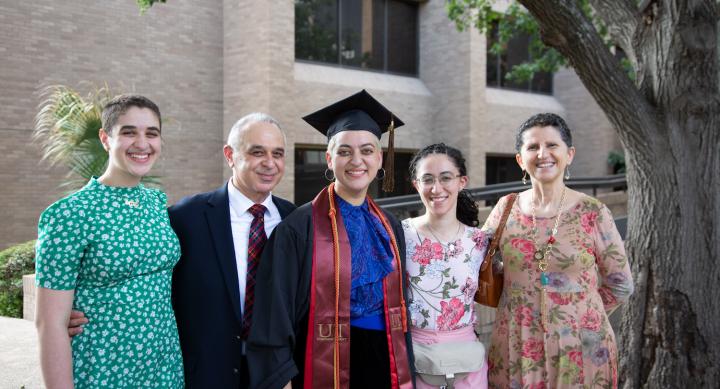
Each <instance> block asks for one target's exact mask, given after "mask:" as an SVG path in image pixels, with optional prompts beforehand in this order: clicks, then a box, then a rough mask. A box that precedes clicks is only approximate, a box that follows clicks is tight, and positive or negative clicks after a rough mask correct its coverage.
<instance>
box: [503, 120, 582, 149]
mask: <svg viewBox="0 0 720 389" xmlns="http://www.w3.org/2000/svg"><path fill="white" fill-rule="evenodd" d="M533 127H553V128H555V129H556V130H558V132H559V133H560V138H561V139H562V140H563V142H565V144H566V145H567V147H572V134H571V133H570V128H569V127H568V125H567V123H565V120H564V119H563V118H561V117H560V116H559V115H556V114H554V113H538V114H535V115H533V116H531V117H530V118H529V119H528V120H526V121H525V123H523V124H521V125H520V128H518V131H517V135H516V136H515V150H516V151H517V152H518V153H519V152H520V149H522V145H523V133H524V132H525V131H527V130H529V129H531V128H533Z"/></svg>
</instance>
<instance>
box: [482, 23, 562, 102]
mask: <svg viewBox="0 0 720 389" xmlns="http://www.w3.org/2000/svg"><path fill="white" fill-rule="evenodd" d="M497 41H498V28H497V24H495V25H494V26H493V28H492V29H490V30H488V33H487V86H489V87H495V88H504V89H515V90H521V91H526V92H533V93H544V94H552V76H553V75H552V73H547V72H539V73H535V76H534V77H533V78H532V79H531V80H529V81H525V82H513V81H508V80H507V79H506V78H505V75H506V74H507V73H508V72H510V70H511V69H512V68H513V66H515V65H519V64H521V63H525V62H528V61H529V60H531V59H532V58H531V57H530V50H529V46H530V36H529V35H527V34H525V33H523V32H517V33H515V35H514V36H513V37H512V38H510V40H509V41H508V42H507V47H506V48H505V51H504V52H503V53H502V54H500V55H498V54H494V53H493V52H492V51H490V49H491V48H492V46H493V45H494V44H495V43H497Z"/></svg>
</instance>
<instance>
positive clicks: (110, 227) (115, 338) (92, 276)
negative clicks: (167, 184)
mask: <svg viewBox="0 0 720 389" xmlns="http://www.w3.org/2000/svg"><path fill="white" fill-rule="evenodd" d="M102 119H103V120H102V121H103V129H101V130H100V140H101V141H102V144H103V146H104V147H105V149H106V150H107V151H108V153H109V161H108V168H107V170H106V171H105V173H104V174H103V175H102V176H100V177H99V178H96V177H93V178H92V179H91V180H90V182H88V184H87V185H86V186H85V187H83V188H82V189H80V190H79V191H77V192H75V193H73V194H71V195H69V196H67V197H65V198H63V199H60V200H59V201H57V202H55V203H54V204H52V205H51V206H50V207H48V208H47V209H46V210H45V211H44V212H43V213H42V215H41V217H40V222H39V226H38V242H37V247H36V251H37V257H36V261H37V263H36V284H37V286H38V290H37V314H36V326H37V329H38V336H39V341H40V363H41V368H42V372H43V378H44V380H45V385H46V386H47V387H48V388H72V387H73V386H74V387H77V388H141V387H142V388H151V387H156V388H178V387H182V386H183V369H182V357H181V353H180V344H179V342H178V335H177V327H176V324H175V316H174V314H173V310H172V306H171V303H170V282H171V278H172V269H173V267H174V266H175V263H176V262H177V261H178V259H179V257H180V246H179V244H178V240H177V237H176V236H175V233H174V232H173V231H172V229H171V228H170V223H169V221H168V216H167V211H166V197H165V194H164V193H163V192H161V191H159V190H155V189H150V188H146V187H144V186H143V185H142V184H140V180H141V178H142V177H143V176H144V175H146V174H148V173H149V172H150V169H151V168H152V166H153V164H154V163H155V161H156V160H157V158H158V156H159V155H160V150H161V139H160V128H161V119H160V111H159V110H158V108H157V106H156V105H155V104H154V103H153V102H152V101H150V100H148V99H147V98H144V97H142V96H137V95H125V96H119V97H116V98H115V99H113V100H112V101H110V102H109V103H108V104H107V105H106V106H105V108H104V109H103V113H102ZM73 308H74V309H78V310H81V311H83V312H84V313H85V315H86V316H87V318H88V319H89V322H88V323H87V324H86V325H85V326H84V330H83V332H82V333H81V334H79V335H77V336H75V337H73V338H72V340H71V339H70V338H69V337H68V332H67V327H68V321H69V317H70V311H71V309H73Z"/></svg>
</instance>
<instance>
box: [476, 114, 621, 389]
mask: <svg viewBox="0 0 720 389" xmlns="http://www.w3.org/2000/svg"><path fill="white" fill-rule="evenodd" d="M516 149H517V152H518V154H517V155H516V159H517V162H518V164H519V165H520V167H521V168H522V169H523V172H524V173H523V175H524V178H523V180H526V177H527V176H529V177H530V181H531V184H532V187H531V188H530V189H529V190H526V191H524V192H522V193H520V195H519V196H518V201H517V202H516V203H515V204H514V205H513V208H512V210H511V212H510V216H509V218H508V221H507V225H506V228H505V231H504V232H503V235H502V239H501V241H500V246H499V247H500V249H499V251H500V254H501V257H502V261H503V265H504V274H505V286H504V290H503V295H502V297H501V300H500V305H499V306H498V311H497V317H496V321H495V326H494V329H493V333H492V338H491V347H490V353H489V364H490V372H489V385H490V387H491V388H615V387H617V356H618V352H617V348H616V345H615V335H614V333H613V329H612V327H610V323H609V321H608V315H609V314H610V313H611V312H612V311H613V310H614V309H615V308H617V307H618V305H619V304H621V303H622V302H624V301H625V300H627V298H628V297H629V295H630V294H631V293H632V291H633V284H632V277H631V275H630V266H629V264H628V260H627V256H626V255H625V249H624V247H623V242H622V240H621V238H620V235H619V234H618V231H617V229H616V228H615V224H614V222H613V218H612V215H611V214H610V211H609V210H608V209H607V207H605V205H603V204H602V203H600V202H599V201H598V200H597V199H594V198H592V197H590V196H587V195H585V194H583V193H580V192H576V191H574V190H571V189H568V188H567V187H566V186H565V184H564V181H563V179H567V178H569V166H570V164H571V163H572V160H573V157H574V155H575V148H574V147H572V138H571V134H570V130H569V129H568V127H567V125H566V124H565V121H564V120H563V119H562V118H561V117H559V116H557V115H555V114H538V115H535V116H533V117H531V118H530V119H528V120H527V121H526V122H525V123H524V124H523V125H522V126H521V127H520V129H519V131H518V135H517V139H516ZM506 200H507V199H506V198H502V199H501V200H500V201H499V202H498V204H497V205H496V206H495V209H493V211H492V213H491V214H490V217H489V218H488V220H487V221H486V223H485V226H484V227H483V231H486V232H487V233H492V232H493V231H495V229H496V228H497V225H498V223H499V219H500V216H501V214H502V210H503V209H504V208H505V203H506Z"/></svg>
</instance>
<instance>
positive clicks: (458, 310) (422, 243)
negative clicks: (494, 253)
mask: <svg viewBox="0 0 720 389" xmlns="http://www.w3.org/2000/svg"><path fill="white" fill-rule="evenodd" d="M402 226H403V231H404V233H405V245H406V247H407V262H406V263H407V265H406V267H407V269H406V271H407V275H408V280H409V286H410V287H409V310H410V318H411V320H412V325H413V326H414V327H417V328H423V329H428V330H434V331H451V330H456V329H459V328H462V327H465V326H468V325H474V324H475V309H474V301H473V296H474V295H475V291H476V290H477V282H478V273H479V271H480V265H481V264H482V261H483V258H484V257H485V251H486V250H487V245H488V236H487V235H486V234H485V233H484V232H482V231H481V230H480V229H479V228H477V227H468V226H465V225H463V226H462V228H463V230H462V232H460V233H459V234H458V236H457V237H456V240H455V241H452V242H447V243H444V242H439V241H438V240H437V239H435V238H434V237H432V236H430V237H427V236H422V235H420V234H419V233H418V231H417V229H416V228H415V226H414V225H413V223H412V221H411V219H405V220H403V222H402Z"/></svg>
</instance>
